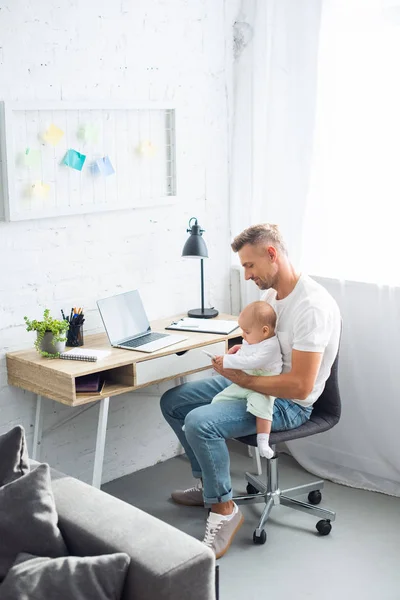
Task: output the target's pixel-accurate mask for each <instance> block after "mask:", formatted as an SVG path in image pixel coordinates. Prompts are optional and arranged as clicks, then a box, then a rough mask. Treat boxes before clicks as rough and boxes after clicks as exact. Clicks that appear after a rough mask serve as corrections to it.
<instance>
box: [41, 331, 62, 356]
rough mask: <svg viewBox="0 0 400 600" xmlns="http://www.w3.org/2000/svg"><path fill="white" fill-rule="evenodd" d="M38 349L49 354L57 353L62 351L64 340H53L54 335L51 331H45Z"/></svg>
mask: <svg viewBox="0 0 400 600" xmlns="http://www.w3.org/2000/svg"><path fill="white" fill-rule="evenodd" d="M40 349H41V350H42V352H48V353H49V354H57V353H58V352H64V350H65V341H64V342H56V341H54V336H53V334H52V333H51V331H47V332H46V333H45V334H44V336H43V339H42V341H41V343H40Z"/></svg>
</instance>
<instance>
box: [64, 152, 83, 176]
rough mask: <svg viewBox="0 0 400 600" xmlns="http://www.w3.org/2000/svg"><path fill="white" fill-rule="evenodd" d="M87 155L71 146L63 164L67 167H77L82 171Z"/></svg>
mask: <svg viewBox="0 0 400 600" xmlns="http://www.w3.org/2000/svg"><path fill="white" fill-rule="evenodd" d="M85 160H86V155H85V154H81V153H80V152H78V151H77V150H73V149H72V148H70V149H69V150H67V153H66V155H65V156H64V158H63V161H62V162H63V164H64V165H66V166H67V167H71V169H76V170H77V171H82V167H83V165H84V163H85Z"/></svg>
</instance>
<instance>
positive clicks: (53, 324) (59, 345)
mask: <svg viewBox="0 0 400 600" xmlns="http://www.w3.org/2000/svg"><path fill="white" fill-rule="evenodd" d="M24 321H25V323H26V330H27V331H36V333H37V335H36V340H35V344H34V345H35V348H36V350H37V351H38V352H39V353H40V354H41V355H42V356H45V357H47V358H57V357H58V356H59V354H60V352H63V351H64V349H65V341H66V339H67V338H66V332H67V329H68V327H69V323H68V321H67V320H64V319H63V320H61V321H60V320H59V319H53V317H51V316H50V310H49V309H48V308H46V309H45V310H44V312H43V320H42V321H36V320H33V321H31V320H30V319H28V317H24Z"/></svg>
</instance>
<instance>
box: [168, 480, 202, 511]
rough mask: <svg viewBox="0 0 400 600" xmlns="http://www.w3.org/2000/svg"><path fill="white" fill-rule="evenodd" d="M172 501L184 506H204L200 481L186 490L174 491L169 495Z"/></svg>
mask: <svg viewBox="0 0 400 600" xmlns="http://www.w3.org/2000/svg"><path fill="white" fill-rule="evenodd" d="M171 498H172V500H174V502H176V503H177V504H184V505H185V506H204V499H203V485H202V483H201V480H200V481H199V482H198V483H197V484H196V485H194V486H193V487H191V488H188V489H187V490H175V491H174V492H172V494H171Z"/></svg>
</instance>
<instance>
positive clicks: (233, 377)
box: [212, 356, 250, 387]
mask: <svg viewBox="0 0 400 600" xmlns="http://www.w3.org/2000/svg"><path fill="white" fill-rule="evenodd" d="M223 360H224V357H223V356H216V357H215V358H214V360H213V361H212V365H213V367H214V369H215V370H216V371H217V373H219V374H220V375H222V376H223V377H226V378H227V379H230V381H232V383H237V385H241V386H242V387H246V386H245V384H244V382H246V381H247V380H248V379H249V377H250V375H247V374H246V373H244V372H243V371H239V370H238V369H224V364H223Z"/></svg>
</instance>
